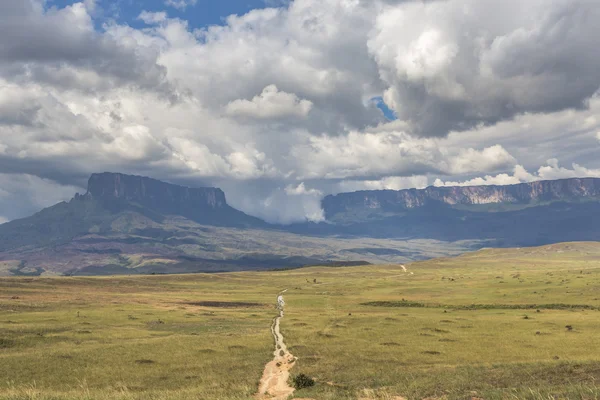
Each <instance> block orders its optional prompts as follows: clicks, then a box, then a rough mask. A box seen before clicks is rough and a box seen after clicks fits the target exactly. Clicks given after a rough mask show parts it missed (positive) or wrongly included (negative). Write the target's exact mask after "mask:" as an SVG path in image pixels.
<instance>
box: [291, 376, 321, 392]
mask: <svg viewBox="0 0 600 400" xmlns="http://www.w3.org/2000/svg"><path fill="white" fill-rule="evenodd" d="M292 381H293V382H294V387H295V388H296V389H297V390H300V389H304V388H307V387H311V386H315V380H314V379H313V378H311V377H310V376H307V375H305V374H298V375H296V376H295V377H294V378H293V379H292Z"/></svg>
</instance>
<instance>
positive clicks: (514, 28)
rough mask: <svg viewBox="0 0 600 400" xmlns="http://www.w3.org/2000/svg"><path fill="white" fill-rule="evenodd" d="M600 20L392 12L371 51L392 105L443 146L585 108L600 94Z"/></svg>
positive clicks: (470, 9)
mask: <svg viewBox="0 0 600 400" xmlns="http://www.w3.org/2000/svg"><path fill="white" fill-rule="evenodd" d="M599 17H600V7H597V4H595V3H594V2H590V1H587V0H558V1H553V2H548V1H544V0H530V1H526V2H523V1H520V0H507V1H495V2H494V1H492V2H482V1H479V0H447V1H432V2H421V1H413V2H405V3H400V4H398V2H391V4H388V5H386V6H383V8H382V9H381V11H380V12H379V13H378V15H377V18H376V22H375V23H374V27H373V29H372V30H371V31H370V34H369V41H368V48H369V51H370V53H371V55H372V56H373V57H374V59H375V60H376V62H377V64H378V68H379V71H380V75H381V77H382V79H383V81H384V82H385V83H386V85H387V86H388V87H387V90H386V91H385V96H384V98H385V100H386V103H387V104H388V105H390V106H391V107H392V108H393V109H394V111H396V113H397V114H398V115H399V117H400V118H401V119H406V120H407V121H410V122H411V123H412V126H413V129H414V131H415V132H418V133H419V134H421V135H424V136H442V135H445V134H447V133H448V132H449V131H452V130H464V129H465V128H469V127H474V126H478V125H479V124H481V123H495V122H497V121H501V120H504V119H509V118H511V117H513V116H515V115H519V114H521V113H525V112H554V111H558V110H562V109H566V108H573V107H584V106H585V103H586V101H587V100H588V99H589V98H590V97H591V96H592V95H593V94H594V93H595V92H596V91H597V90H598V87H599V86H600V68H599V67H600V57H598V56H597V54H595V52H594V51H593V48H594V38H595V37H597V36H599V35H600V26H599V25H598V24H595V23H594V22H593V21H594V20H595V19H597V18H599ZM573 59H577V60H578V62H577V63H576V64H573V63H572V62H571V60H573Z"/></svg>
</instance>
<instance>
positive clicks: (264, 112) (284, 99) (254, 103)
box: [225, 85, 313, 119]
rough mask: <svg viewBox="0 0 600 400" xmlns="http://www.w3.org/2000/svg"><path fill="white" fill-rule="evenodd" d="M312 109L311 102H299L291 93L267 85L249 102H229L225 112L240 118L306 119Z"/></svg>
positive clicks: (239, 100) (241, 100)
mask: <svg viewBox="0 0 600 400" xmlns="http://www.w3.org/2000/svg"><path fill="white" fill-rule="evenodd" d="M312 107H313V103H312V102H311V101H308V100H300V99H299V98H298V96H296V95H295V94H293V93H285V92H281V91H279V89H277V86H275V85H269V86H267V87H265V88H264V89H263V91H262V93H261V94H260V95H258V96H255V97H254V98H253V99H252V100H251V101H249V100H243V99H238V100H234V101H232V102H230V103H229V104H227V106H226V107H225V111H226V113H227V114H228V115H229V116H232V117H242V118H244V117H246V118H256V119H275V118H286V117H298V118H306V116H307V115H308V113H309V112H310V110H311V109H312Z"/></svg>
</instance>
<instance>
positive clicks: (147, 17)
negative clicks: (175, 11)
mask: <svg viewBox="0 0 600 400" xmlns="http://www.w3.org/2000/svg"><path fill="white" fill-rule="evenodd" d="M138 19H139V20H142V21H144V23H146V24H148V25H153V24H159V23H161V22H165V21H166V20H167V13H166V12H164V11H160V12H149V11H142V12H141V13H140V15H139V16H138Z"/></svg>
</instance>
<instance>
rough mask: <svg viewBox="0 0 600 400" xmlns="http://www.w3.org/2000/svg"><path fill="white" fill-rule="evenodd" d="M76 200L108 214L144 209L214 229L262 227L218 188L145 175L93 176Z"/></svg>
mask: <svg viewBox="0 0 600 400" xmlns="http://www.w3.org/2000/svg"><path fill="white" fill-rule="evenodd" d="M75 200H79V201H96V202H99V203H100V204H102V206H104V207H105V208H107V209H110V210H111V211H113V212H114V211H115V210H117V211H119V210H120V211H123V210H126V209H131V208H136V207H137V208H140V207H141V208H143V209H144V210H147V211H152V212H155V213H158V214H161V215H163V216H166V215H179V216H182V217H185V218H188V219H191V220H192V221H195V222H198V223H204V224H209V225H215V226H236V227H264V226H266V225H267V224H266V223H265V222H263V221H262V220H260V219H258V218H255V217H251V216H249V215H247V214H244V213H243V212H241V211H239V210H236V209H235V208H233V207H230V206H229V205H228V204H227V200H226V199H225V193H223V191H222V190H221V189H219V188H213V187H201V188H190V187H186V186H179V185H174V184H171V183H166V182H162V181H159V180H156V179H152V178H147V177H144V176H135V175H125V174H119V173H111V172H105V173H101V174H93V175H92V176H91V177H90V179H89V181H88V190H87V193H86V194H85V195H83V196H76V197H75Z"/></svg>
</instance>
